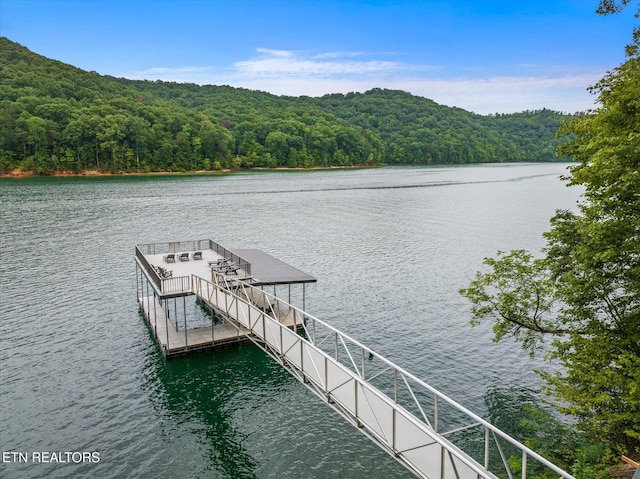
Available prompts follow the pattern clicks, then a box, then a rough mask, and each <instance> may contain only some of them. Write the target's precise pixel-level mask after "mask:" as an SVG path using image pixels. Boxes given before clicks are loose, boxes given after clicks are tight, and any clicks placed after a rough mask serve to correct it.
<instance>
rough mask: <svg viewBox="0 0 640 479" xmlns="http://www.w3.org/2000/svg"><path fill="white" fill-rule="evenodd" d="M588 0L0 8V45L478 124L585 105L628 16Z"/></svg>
mask: <svg viewBox="0 0 640 479" xmlns="http://www.w3.org/2000/svg"><path fill="white" fill-rule="evenodd" d="M597 5H598V1H597V0H510V1H503V0H492V1H489V0H486V1H485V0H475V1H473V0H450V1H446V0H423V1H418V0H411V1H409V0H405V1H402V0H396V1H374V0H369V1H338V0H324V1H319V0H297V1H294V0H279V1H278V0H262V1H259V0H235V1H231V0H110V1H109V0H84V1H82V0H0V35H2V36H6V37H8V38H9V39H10V40H12V41H15V42H18V43H20V44H22V45H24V46H26V47H27V48H29V49H30V50H32V51H34V52H36V53H39V54H42V55H45V56H47V57H49V58H54V59H56V60H60V61H63V62H65V63H69V64H72V65H74V66H77V67H79V68H82V69H85V70H94V71H97V72H98V73H101V74H108V75H114V76H118V77H126V78H134V79H151V80H155V79H161V80H168V81H179V82H194V83H199V84H216V85H222V84H225V85H232V86H238V87H244V88H250V89H255V90H263V91H268V92H271V93H275V94H278V95H311V96H319V95H323V94H325V93H335V92H340V93H346V92H349V91H366V90H368V89H370V88H374V87H381V88H393V89H401V90H405V91H409V92H411V93H413V94H416V95H421V96H425V97H427V98H431V99H433V100H434V101H436V102H438V103H442V104H445V105H449V106H457V107H460V108H464V109H466V110H470V111H475V112H477V113H482V114H487V113H496V112H500V113H508V112H514V111H522V110H533V109H539V108H550V109H554V110H559V111H565V112H569V113H573V112H575V111H581V110H585V109H588V108H593V107H594V100H595V98H594V96H593V95H591V94H589V93H588V92H587V90H586V89H587V87H588V86H590V85H592V84H594V83H595V82H597V81H598V79H600V78H601V77H602V75H603V74H604V73H605V72H606V71H608V70H611V69H612V68H615V67H616V66H617V65H619V64H620V63H621V62H622V61H623V60H624V46H625V44H627V43H629V42H630V40H631V31H632V28H633V25H635V23H636V22H637V20H636V19H635V18H634V17H633V14H634V13H635V11H634V10H633V9H634V5H631V6H629V7H627V9H626V10H625V11H624V12H623V13H622V14H618V15H613V16H606V17H603V16H600V15H596V14H595V9H596V8H597Z"/></svg>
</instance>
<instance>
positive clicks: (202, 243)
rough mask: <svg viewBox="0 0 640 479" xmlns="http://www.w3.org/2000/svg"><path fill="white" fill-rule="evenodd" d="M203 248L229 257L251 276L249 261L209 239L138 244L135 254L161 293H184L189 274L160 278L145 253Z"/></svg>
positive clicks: (199, 249)
mask: <svg viewBox="0 0 640 479" xmlns="http://www.w3.org/2000/svg"><path fill="white" fill-rule="evenodd" d="M203 250H212V251H215V252H216V254H218V255H219V256H222V257H223V258H226V259H229V260H230V261H231V262H232V263H235V264H237V265H239V266H240V268H241V269H242V271H243V272H244V273H245V275H246V276H251V263H250V262H249V261H247V260H246V259H244V258H242V257H241V256H238V255H237V254H235V253H234V252H233V251H231V250H228V249H227V248H225V247H224V246H221V245H219V244H218V243H216V242H215V241H212V240H210V239H202V240H189V241H170V242H164V243H148V244H139V245H136V247H135V256H136V258H137V259H138V261H139V262H140V264H141V266H142V267H143V268H144V269H145V270H146V271H147V274H148V276H149V278H150V279H151V281H152V282H153V284H154V285H155V286H156V288H157V289H158V291H159V292H160V293H161V294H171V293H185V292H190V291H191V278H190V276H176V277H172V278H161V277H160V276H159V275H158V273H157V271H156V270H155V269H154V268H153V266H152V265H151V264H150V263H149V261H147V258H146V257H145V255H155V254H163V255H164V254H170V253H186V252H193V251H203Z"/></svg>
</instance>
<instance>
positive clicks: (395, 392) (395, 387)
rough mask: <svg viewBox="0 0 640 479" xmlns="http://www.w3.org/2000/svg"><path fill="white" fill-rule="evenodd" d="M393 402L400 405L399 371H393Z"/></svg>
mask: <svg viewBox="0 0 640 479" xmlns="http://www.w3.org/2000/svg"><path fill="white" fill-rule="evenodd" d="M393 400H394V402H395V403H396V404H398V370H397V369H394V370H393ZM394 411H395V409H394Z"/></svg>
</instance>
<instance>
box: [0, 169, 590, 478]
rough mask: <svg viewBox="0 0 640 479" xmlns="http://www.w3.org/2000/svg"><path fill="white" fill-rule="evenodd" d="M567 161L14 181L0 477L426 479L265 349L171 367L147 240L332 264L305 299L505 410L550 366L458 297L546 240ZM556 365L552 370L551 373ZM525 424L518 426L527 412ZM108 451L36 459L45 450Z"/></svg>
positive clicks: (1, 191) (564, 200)
mask: <svg viewBox="0 0 640 479" xmlns="http://www.w3.org/2000/svg"><path fill="white" fill-rule="evenodd" d="M566 167H567V165H566V164H507V165H482V166H464V167H447V168H445V167H439V168H436V167H434V168H426V167H425V168H381V169H370V170H340V171H309V172H250V173H240V174H233V175H221V176H162V177H160V176H152V177H116V178H33V179H12V180H9V179H3V180H0V241H1V244H2V248H1V253H2V259H1V261H0V278H1V281H2V287H1V289H0V448H1V449H2V451H3V452H7V451H14V452H24V453H27V454H28V455H29V457H28V459H29V460H28V462H27V463H20V462H19V461H14V460H12V461H11V462H3V463H0V477H3V478H24V477H27V478H29V477H32V478H39V477H52V478H66V477H97V478H121V477H141V478H147V477H148V478H152V477H153V478H157V477H168V478H175V477H192V478H279V477H290V478H312V477H313V478H324V477H349V478H377V477H384V478H385V479H392V478H408V477H413V476H412V475H411V474H410V473H409V472H408V471H406V470H405V469H404V468H403V467H402V466H400V465H399V464H397V463H396V462H395V461H394V460H393V459H392V458H391V457H390V456H388V455H387V454H386V453H385V452H383V451H382V450H381V449H379V448H378V447H377V446H375V445H373V443H370V442H369V440H368V439H367V438H366V437H364V436H363V435H362V434H360V433H359V432H358V431H357V430H355V429H354V428H352V426H350V425H349V424H347V423H346V422H345V421H344V420H343V419H342V418H341V417H340V416H338V415H337V414H336V413H334V412H333V411H332V410H331V409H330V408H328V407H327V406H326V405H324V404H323V403H321V402H320V401H319V400H318V399H317V398H316V397H315V396H314V395H313V394H311V393H310V392H308V391H307V390H306V388H305V387H304V386H303V385H301V384H300V383H298V382H297V381H296V380H295V379H294V378H293V377H290V376H289V375H288V373H286V372H285V371H284V370H281V369H280V367H279V366H278V365H277V364H276V363H275V362H273V361H272V360H270V359H269V358H268V357H267V356H265V355H264V354H263V353H262V352H261V351H260V350H259V349H257V348H255V347H253V346H245V347H241V348H234V349H229V350H225V351H222V352H219V353H209V354H203V355H199V356H193V357H187V358H181V359H175V360H171V361H169V362H167V361H165V360H164V359H163V357H162V355H161V354H160V353H159V352H158V350H157V349H156V347H155V345H154V342H153V340H152V338H151V336H150V334H149V332H148V329H147V327H146V325H145V323H144V321H143V319H142V317H141V316H140V314H139V312H138V308H137V303H136V298H135V296H136V278H135V267H134V259H133V252H134V245H136V244H138V243H154V242H165V241H173V240H192V239H204V238H210V239H213V240H214V241H216V242H218V243H220V244H222V245H223V246H226V247H228V248H231V249H233V248H257V249H261V250H263V251H265V252H267V253H269V254H271V255H273V256H275V257H277V258H279V259H282V260H283V261H286V262H288V263H289V264H291V265H293V266H295V267H297V268H299V269H301V270H303V271H305V272H307V273H309V274H311V275H313V276H315V277H316V278H318V283H317V284H315V285H311V286H308V287H307V310H308V311H309V312H310V313H312V314H314V315H315V316H317V317H318V318H320V319H323V320H325V321H327V322H329V323H330V324H332V325H334V326H335V327H337V328H338V329H340V330H342V331H344V332H346V333H348V334H349V335H351V336H352V337H354V338H356V339H358V340H360V341H362V342H363V343H364V344H366V345H368V346H370V347H373V348H374V349H376V350H378V351H379V352H381V353H382V354H384V355H386V356H387V357H389V358H390V359H392V360H393V361H395V362H396V363H398V364H399V365H400V366H403V367H404V368H405V369H408V370H409V371H411V372H413V373H414V374H415V375H417V376H418V377H420V378H422V379H423V380H425V381H426V382H428V383H430V384H432V385H433V386H435V387H437V388H439V389H440V390H441V391H443V392H444V393H445V394H448V395H449V396H451V397H452V398H454V399H455V400H457V401H458V402H459V403H461V404H462V405H463V406H465V407H467V408H469V409H471V410H472V411H474V412H476V413H478V414H480V415H482V416H483V417H486V418H487V419H489V420H500V418H501V417H502V418H504V417H508V416H510V415H513V411H517V409H518V405H519V404H520V402H522V401H523V400H532V401H535V400H537V392H536V391H537V388H538V386H539V380H538V379H537V376H536V375H535V374H534V373H533V369H534V368H536V367H540V366H541V363H540V362H538V361H534V360H532V359H530V358H529V357H528V355H527V354H526V353H525V352H524V351H522V350H521V349H520V348H519V347H518V346H517V345H514V344H513V343H512V342H510V341H505V342H504V344H494V343H492V341H491V338H492V333H491V329H490V326H489V325H484V326H481V327H478V328H473V329H472V328H470V327H469V304H468V303H467V301H466V300H465V299H464V298H462V297H461V296H460V295H459V294H458V292H457V291H458V289H460V288H461V287H464V286H466V285H467V284H468V283H469V281H470V280H471V279H472V277H473V276H474V274H475V271H477V270H478V269H481V268H482V258H483V257H485V256H495V253H496V251H497V250H499V249H501V250H509V249H514V248H527V249H530V250H532V251H538V250H539V248H540V247H541V246H543V244H544V241H543V238H542V236H541V234H542V232H544V231H546V230H547V229H548V228H549V223H548V221H549V219H550V218H551V216H553V214H554V212H555V210H556V209H575V205H576V201H577V200H578V199H579V193H580V191H579V190H577V189H576V188H567V187H566V186H565V184H564V183H563V182H562V181H561V180H560V179H559V175H561V174H563V173H566ZM543 366H544V365H543ZM515 419H516V420H517V418H515ZM43 451H44V452H47V451H48V452H76V451H80V452H82V451H85V452H98V453H99V462H97V463H84V464H82V463H81V464H74V463H60V464H56V463H35V464H34V463H33V461H32V453H33V452H43Z"/></svg>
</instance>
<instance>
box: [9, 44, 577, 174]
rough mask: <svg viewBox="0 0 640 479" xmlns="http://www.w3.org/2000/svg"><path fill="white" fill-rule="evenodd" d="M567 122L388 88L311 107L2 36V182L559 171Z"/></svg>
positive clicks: (305, 101)
mask: <svg viewBox="0 0 640 479" xmlns="http://www.w3.org/2000/svg"><path fill="white" fill-rule="evenodd" d="M566 118H568V117H567V116H566V115H562V114H559V113H555V112H552V111H549V110H542V111H536V112H524V113H519V114H512V115H497V116H481V115H476V114H472V113H470V112H467V111H465V110H461V109H459V108H450V107H446V106H443V105H438V104H436V103H434V102H433V101H431V100H428V99H425V98H422V97H416V96H413V95H411V94H409V93H405V92H401V91H391V90H380V89H374V90H371V91H369V92H366V93H362V94H360V93H357V94H356V93H350V94H347V95H340V94H335V95H327V96H324V97H322V98H310V97H279V96H275V95H271V94H268V93H264V92H258V91H250V90H245V89H240V88H232V87H228V86H198V85H194V84H177V83H168V82H160V81H157V82H154V81H132V80H126V79H121V78H113V77H108V76H102V75H99V74H97V73H95V72H86V71H83V70H80V69H78V68H75V67H73V66H70V65H66V64H64V63H61V62H58V61H55V60H50V59H47V58H45V57H43V56H40V55H37V54H35V53H32V52H30V51H29V50H28V49H26V48H24V47H22V46H20V45H18V44H16V43H14V42H11V41H10V40H8V39H7V38H0V173H7V172H10V171H12V170H15V169H20V170H23V171H31V172H34V173H36V174H51V173H54V172H56V171H58V172H59V171H65V172H82V171H93V170H97V171H105V172H131V171H141V172H149V171H193V170H218V169H225V168H232V169H237V168H252V167H283V166H285V167H306V168H308V167H316V166H349V165H377V164H385V163H386V164H389V163H397V164H408V163H413V164H429V163H470V162H490V161H500V162H503V161H552V160H554V159H555V156H554V149H555V148H554V140H553V138H552V136H553V133H554V132H555V131H556V129H557V126H558V122H559V121H561V120H563V119H566Z"/></svg>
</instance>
